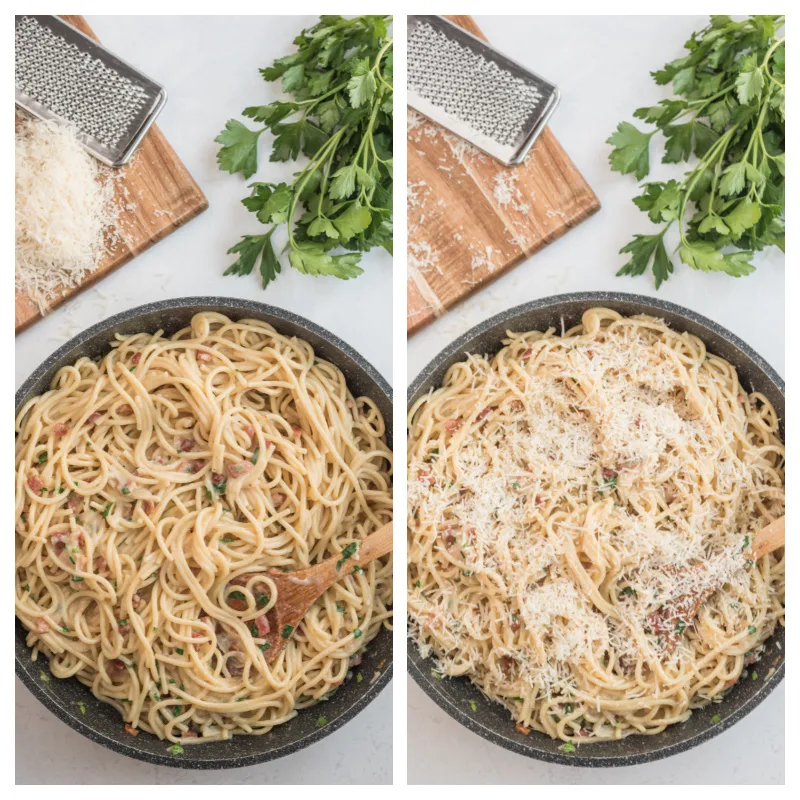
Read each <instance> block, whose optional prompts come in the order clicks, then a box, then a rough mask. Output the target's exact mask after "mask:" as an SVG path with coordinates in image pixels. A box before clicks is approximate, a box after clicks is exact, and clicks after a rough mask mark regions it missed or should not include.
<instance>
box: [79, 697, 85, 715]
mask: <svg viewBox="0 0 800 800" xmlns="http://www.w3.org/2000/svg"><path fill="white" fill-rule="evenodd" d="M78 709H79V711H80V712H81V714H83V715H84V716H86V703H84V702H83V700H78Z"/></svg>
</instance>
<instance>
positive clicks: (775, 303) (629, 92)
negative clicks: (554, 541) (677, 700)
mask: <svg viewBox="0 0 800 800" xmlns="http://www.w3.org/2000/svg"><path fill="white" fill-rule="evenodd" d="M476 20H477V22H478V24H479V25H480V27H481V28H482V30H483V32H484V33H485V34H486V36H487V37H488V39H489V41H490V42H491V43H492V44H493V45H495V46H496V47H497V48H499V49H500V50H501V51H503V52H505V53H506V54H507V55H509V56H510V57H511V58H514V59H516V60H517V61H519V62H521V63H522V64H525V65H526V66H528V67H530V68H531V69H533V71H534V72H538V73H539V74H541V75H542V76H543V77H544V78H547V79H548V80H550V81H552V82H554V83H555V84H556V85H557V86H558V87H559V88H560V89H561V92H562V99H561V103H560V105H559V107H558V108H557V109H556V112H555V114H554V116H553V118H552V122H551V128H552V129H553V132H554V133H555V134H556V137H557V138H558V140H559V141H560V142H561V144H562V145H563V146H564V148H565V149H566V151H567V153H568V154H569V155H570V156H571V158H572V159H573V161H574V162H575V164H576V165H577V167H578V169H579V170H580V171H581V172H582V173H583V175H584V176H585V177H586V179H587V180H588V182H589V184H590V185H591V186H592V188H593V189H594V191H595V192H596V193H597V195H598V197H599V198H600V202H601V203H602V209H601V210H600V211H599V212H598V213H597V214H596V215H595V216H593V217H592V218H590V219H589V220H588V221H587V222H584V223H583V224H582V225H580V226H578V227H577V228H576V229H574V230H572V231H570V232H568V233H567V234H566V235H565V236H564V237H563V238H561V239H559V240H558V241H557V242H555V243H554V244H551V245H550V246H548V247H547V248H545V249H544V250H542V251H541V252H539V253H537V254H536V255H535V256H533V257H532V258H531V259H530V260H529V261H527V262H526V263H524V264H522V265H521V266H518V267H516V268H515V269H514V270H512V271H511V272H509V273H508V274H507V275H505V276H504V277H502V278H500V279H499V280H497V281H496V282H495V283H494V284H492V285H491V286H490V287H488V288H487V289H485V290H484V291H482V292H480V293H478V294H477V295H475V296H474V297H472V298H471V299H470V300H468V301H467V302H465V303H463V304H462V305H460V306H458V307H457V308H456V309H454V310H452V311H451V312H450V313H449V314H447V315H446V316H445V317H443V318H442V319H440V320H438V321H437V322H435V323H434V324H432V325H431V326H429V327H428V328H427V329H424V330H423V331H421V332H420V333H418V334H416V335H415V336H413V337H412V338H411V339H410V341H409V354H408V377H409V380H412V379H413V378H414V377H415V376H416V375H417V373H418V372H419V371H420V370H421V369H422V368H423V367H424V366H425V364H426V363H427V362H428V361H429V360H430V359H432V358H433V357H434V356H436V354H437V353H438V352H439V351H440V350H441V349H442V348H443V347H445V346H446V345H447V344H449V343H450V342H451V341H452V340H453V339H455V338H456V337H457V336H459V335H460V334H462V333H464V332H466V331H467V330H469V329H470V328H472V327H473V326H474V325H475V324H477V323H478V322H480V321H481V320H484V319H487V318H488V317H490V316H493V315H494V314H496V313H498V312H500V311H503V310H505V309H506V308H509V307H511V306H515V305H518V304H520V303H524V302H527V301H530V300H535V299H537V298H540V297H546V296H548V295H554V294H561V293H563V292H576V291H583V290H614V291H623V292H634V293H639V294H648V295H652V296H654V297H661V298H663V299H666V300H671V301H673V302H676V303H679V304H681V305H683V306H686V307H689V308H691V309H693V310H695V311H698V312H699V313H701V314H704V315H705V316H707V317H710V318H711V319H713V320H715V321H716V322H718V323H720V324H721V325H723V326H725V327H726V328H728V329H729V330H731V331H733V332H734V333H736V334H737V335H738V336H740V337H741V338H742V339H744V340H745V341H746V342H747V343H749V344H750V345H751V346H752V347H753V348H755V350H756V351H757V352H759V353H760V354H761V355H762V356H763V357H764V358H765V359H766V360H767V361H768V362H770V363H771V364H772V366H773V367H775V369H777V370H778V372H780V373H781V374H783V371H784V312H783V309H784V257H783V254H781V253H780V252H779V251H777V250H773V251H771V252H769V253H766V254H761V255H759V256H757V258H756V263H757V264H758V269H757V271H756V272H755V273H754V274H753V275H751V276H750V277H748V278H739V279H734V278H730V277H728V276H726V275H707V274H703V273H699V272H694V271H693V270H691V269H689V268H688V267H686V266H684V265H683V264H676V266H675V273H674V274H673V276H672V277H671V278H670V279H669V281H667V283H666V284H664V285H663V286H662V287H661V289H660V290H659V291H658V292H656V291H655V288H654V285H653V281H652V277H651V276H650V275H648V276H643V277H641V278H617V277H615V276H614V273H615V272H616V271H617V269H619V267H621V266H622V264H623V263H624V261H623V256H620V255H618V251H619V249H620V247H622V246H623V245H624V244H626V243H627V242H628V241H629V240H630V239H631V238H632V236H633V234H635V233H648V232H651V229H652V231H654V230H655V227H654V226H653V225H652V224H651V223H650V222H649V221H648V220H647V218H646V216H645V215H644V214H643V213H642V212H640V211H639V210H638V209H637V208H636V207H635V206H634V205H633V203H632V202H631V198H632V197H634V196H635V194H637V192H636V182H635V180H634V178H633V177H632V176H629V175H626V176H623V175H620V174H619V173H616V172H611V170H610V169H609V167H608V162H607V157H608V152H609V149H610V148H609V146H608V145H606V144H604V142H605V140H606V139H607V138H608V137H609V136H610V135H611V133H612V132H613V131H614V129H615V128H616V126H617V123H618V122H621V121H623V120H629V121H631V122H636V120H634V119H633V117H632V113H633V111H634V109H636V108H638V107H639V106H642V105H652V104H654V103H655V102H656V101H658V100H659V99H661V98H662V97H667V96H669V94H668V87H658V86H656V85H655V84H654V83H653V81H652V79H651V78H650V75H649V73H650V71H651V70H655V69H659V68H660V67H661V66H662V65H663V64H665V63H666V62H668V61H671V60H672V59H675V58H678V57H679V56H680V55H682V54H683V52H682V50H681V45H682V43H683V42H684V41H685V40H686V39H688V38H689V35H690V34H691V32H692V31H695V30H700V29H701V28H703V27H704V26H705V25H706V23H707V17H679V16H672V17H655V16H638V17H582V16H572V17H538V18H537V17H508V16H505V17H502V16H496V17H483V16H479V17H476ZM651 165H654V167H655V168H654V169H653V170H652V173H651V174H652V175H653V176H654V177H652V179H653V180H660V179H662V177H663V176H664V175H666V174H670V175H674V173H675V172H676V171H677V169H680V167H677V169H676V166H675V165H661V164H660V153H659V154H658V157H657V158H656V157H655V156H654V155H653V154H651ZM408 680H409V687H408V699H409V722H408V763H409V771H408V779H409V783H459V784H463V783H480V784H484V783H498V784H499V783H502V784H514V783H521V784H524V783H536V784H549V783H565V784H571V783H576V784H594V783H608V784H628V783H630V784H693V783H694V784H714V783H718V784H730V783H742V784H779V783H783V780H784V756H785V751H784V737H783V731H784V697H785V694H784V688H783V685H781V686H780V687H779V688H778V689H777V690H776V691H775V692H773V694H772V695H770V696H769V697H768V698H767V699H766V700H765V701H764V703H762V704H761V705H760V706H759V707H758V708H757V709H756V710H755V711H753V712H752V713H751V714H750V715H749V716H747V717H746V718H745V719H744V720H743V721H741V722H739V723H738V724H737V725H735V726H734V727H733V728H731V729H730V730H728V731H726V732H724V733H722V734H721V735H719V736H718V737H716V738H715V739H712V740H711V741H709V742H706V743H705V744H702V745H700V746H699V747H697V748H695V749H694V750H692V751H690V752H688V753H684V754H681V755H678V756H673V757H672V758H668V759H665V760H663V761H659V762H654V763H652V764H645V765H642V766H637V767H626V768H618V769H606V770H591V769H577V768H569V767H562V766H558V765H552V764H546V763H544V762H537V761H533V760H529V759H526V758H524V757H522V756H518V755H515V754H513V753H511V752H508V751H506V750H503V749H501V748H500V747H498V746H496V745H493V744H491V743H489V742H487V741H485V740H484V739H481V738H480V737H478V736H477V735H475V734H473V733H470V732H469V731H468V730H466V729H465V728H463V727H462V726H460V725H459V724H458V723H456V722H455V721H454V720H452V719H450V717H448V716H447V715H446V714H445V713H444V711H442V710H440V709H439V708H438V706H436V705H435V704H434V703H433V701H432V700H430V699H429V698H428V697H427V696H425V695H424V694H423V692H422V690H420V689H419V688H417V686H416V685H415V684H414V683H413V681H411V680H410V679H408ZM434 754H435V757H434Z"/></svg>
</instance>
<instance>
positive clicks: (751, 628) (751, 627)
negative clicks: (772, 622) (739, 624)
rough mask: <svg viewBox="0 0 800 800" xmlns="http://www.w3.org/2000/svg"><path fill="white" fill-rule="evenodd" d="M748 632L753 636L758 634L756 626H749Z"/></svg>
mask: <svg viewBox="0 0 800 800" xmlns="http://www.w3.org/2000/svg"><path fill="white" fill-rule="evenodd" d="M747 632H748V633H749V634H750V635H751V636H752V635H753V634H754V633H755V632H756V626H755V625H748V626H747Z"/></svg>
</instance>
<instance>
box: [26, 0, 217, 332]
mask: <svg viewBox="0 0 800 800" xmlns="http://www.w3.org/2000/svg"><path fill="white" fill-rule="evenodd" d="M63 19H64V20H66V21H67V22H69V23H70V24H71V25H73V26H75V27H76V28H78V30H80V31H81V32H82V33H85V34H87V35H88V36H91V37H92V38H94V39H97V37H96V36H95V35H94V32H93V31H92V29H91V28H90V27H89V25H87V23H86V20H85V19H84V18H83V17H81V16H73V15H64V16H63ZM120 169H121V170H122V172H123V176H124V177H123V178H122V180H120V181H117V184H118V185H117V190H116V191H117V197H118V199H119V200H120V202H122V201H123V200H124V204H125V205H126V208H125V210H124V211H123V212H122V214H121V217H120V227H121V229H122V230H123V231H124V232H125V237H124V238H125V242H124V243H119V244H117V245H116V246H115V248H114V251H113V252H111V253H108V254H106V255H105V256H104V257H103V258H102V260H101V262H100V266H99V267H98V268H97V269H96V270H95V271H94V272H92V273H91V274H89V275H87V276H86V278H85V280H84V281H83V282H82V283H81V284H80V285H79V286H74V287H68V288H65V289H64V290H63V291H62V293H61V294H60V296H59V297H58V298H57V299H56V300H54V301H53V303H52V306H51V308H55V307H56V306H58V305H60V304H61V303H63V302H64V301H65V300H69V298H71V297H73V296H74V295H76V294H77V293H78V292H80V291H82V290H83V289H86V288H87V287H89V286H91V285H92V284H94V283H96V282H97V281H99V280H101V279H102V278H104V277H105V276H106V275H108V274H109V273H110V272H113V271H114V270H115V269H118V268H119V267H121V266H122V265H123V264H126V263H127V262H128V261H130V260H131V259H132V258H134V256H136V255H138V254H139V253H141V252H142V251H143V250H146V249H147V248H148V247H150V246H151V245H153V244H155V243H156V242H158V241H160V240H161V239H163V238H164V237H165V236H168V235H169V234H170V233H172V232H173V231H174V230H176V229H177V228H179V227H180V226H181V225H184V224H185V223H186V222H188V221H189V220H190V219H192V218H194V217H196V216H197V215H198V214H199V213H200V212H202V211H204V210H205V209H206V208H208V200H206V197H205V195H204V194H203V192H202V191H201V190H200V187H199V186H198V185H197V183H195V181H194V179H193V178H192V176H191V175H190V174H189V173H188V171H187V170H186V167H184V165H183V163H182V162H181V160H180V159H179V158H178V156H177V155H175V151H174V150H173V149H172V147H170V145H169V143H168V142H167V140H166V139H165V138H164V134H163V133H161V131H160V130H159V129H158V127H157V126H156V125H153V126H152V127H151V128H150V130H149V132H148V133H147V135H146V136H145V137H144V139H143V140H142V142H141V144H140V145H139V147H138V148H137V150H136V153H135V154H134V156H133V159H132V161H131V162H129V163H128V164H127V165H126V166H124V167H121V168H120ZM124 198H128V199H126V200H125V199H124ZM154 299H155V298H154ZM38 319H41V314H40V313H39V309H38V308H37V306H36V304H35V303H34V302H33V301H32V300H31V299H30V298H29V297H27V296H26V295H23V294H21V293H20V292H17V293H16V309H15V320H14V322H15V329H16V333H19V332H20V331H21V330H23V329H24V328H26V327H28V326H29V325H30V324H32V323H33V322H35V321H36V320H38Z"/></svg>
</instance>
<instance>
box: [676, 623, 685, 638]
mask: <svg viewBox="0 0 800 800" xmlns="http://www.w3.org/2000/svg"><path fill="white" fill-rule="evenodd" d="M685 630H686V623H685V622H684V621H683V620H682V619H679V620H678V621H677V623H676V624H675V633H677V634H678V636H680V635H681V634H682V633H683V632H684V631H685Z"/></svg>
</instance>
